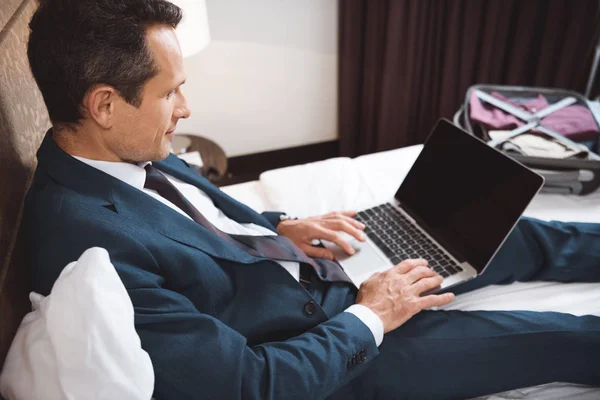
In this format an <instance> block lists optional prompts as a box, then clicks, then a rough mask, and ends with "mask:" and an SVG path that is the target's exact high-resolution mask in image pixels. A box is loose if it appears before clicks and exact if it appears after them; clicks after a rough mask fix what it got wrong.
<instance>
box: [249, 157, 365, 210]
mask: <svg viewBox="0 0 600 400" xmlns="http://www.w3.org/2000/svg"><path fill="white" fill-rule="evenodd" d="M259 179H260V183H261V185H262V187H263V190H264V193H265V197H266V198H267V199H268V202H269V205H270V207H271V209H272V210H284V211H285V212H286V213H288V214H290V215H293V216H294V217H299V218H304V217H309V216H312V215H321V214H325V213H328V212H331V211H345V210H355V209H357V208H358V209H362V208H366V207H367V206H369V205H370V204H371V203H373V197H372V193H371V191H370V190H369V187H367V186H365V185H364V183H363V182H362V181H361V178H360V175H359V173H358V171H357V170H356V168H355V166H354V163H353V161H352V160H351V159H349V158H342V157H340V158H331V159H328V160H324V161H318V162H314V163H310V164H304V165H297V166H293V167H286V168H279V169H275V170H271V171H267V172H263V173H262V174H261V175H260V178H259Z"/></svg>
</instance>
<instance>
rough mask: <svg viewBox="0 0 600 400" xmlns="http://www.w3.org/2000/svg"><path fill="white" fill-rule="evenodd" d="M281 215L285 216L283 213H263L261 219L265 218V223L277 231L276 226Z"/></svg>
mask: <svg viewBox="0 0 600 400" xmlns="http://www.w3.org/2000/svg"><path fill="white" fill-rule="evenodd" d="M283 214H285V213H282V212H275V211H265V212H263V213H262V214H261V215H262V216H263V217H265V218H266V219H267V221H269V223H270V224H271V225H273V227H274V228H275V229H277V225H279V222H280V221H279V217H280V216H281V215H283Z"/></svg>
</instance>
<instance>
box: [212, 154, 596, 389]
mask: <svg viewBox="0 0 600 400" xmlns="http://www.w3.org/2000/svg"><path fill="white" fill-rule="evenodd" d="M421 148H422V146H421V145H417V146H410V147H406V148H402V149H396V150H390V151H386V152H381V153H376V154H369V155H365V156H361V157H358V158H355V159H350V158H333V159H329V160H325V161H320V162H316V163H310V164H305V165H299V166H293V167H288V168H281V169H277V170H272V171H267V172H265V173H263V174H262V175H261V176H260V179H259V180H258V181H254V182H249V183H244V184H240V185H233V186H229V187H224V188H222V189H223V190H224V191H225V192H226V193H228V194H230V195H231V196H233V197H234V198H236V199H238V200H240V201H242V202H244V203H246V204H247V205H249V206H251V207H253V208H254V209H255V210H257V211H259V212H262V211H265V210H275V211H285V212H286V213H288V214H290V215H295V216H298V217H307V216H311V215H318V214H322V213H325V212H329V211H338V210H349V209H354V210H361V209H365V208H368V207H372V206H375V205H377V204H381V203H384V202H386V201H388V200H390V199H391V198H392V197H393V195H394V193H395V191H396V189H397V188H398V186H399V185H400V183H401V182H402V180H403V179H404V177H405V176H406V174H407V173H408V171H409V169H410V167H411V166H412V164H413V162H414V160H415V159H416V158H417V156H418V155H419V153H420V151H421ZM525 215H527V216H531V217H535V218H539V219H544V220H562V221H581V222H600V191H599V192H596V193H593V194H590V195H587V196H567V195H557V194H545V193H541V194H538V195H537V196H536V198H535V199H534V200H533V201H532V203H531V204H530V206H529V207H528V208H527V210H526V212H525ZM599 304H600V284H596V283H594V284H583V283H572V284H561V283H553V282H531V283H514V284H512V285H506V286H491V287H487V288H483V289H480V290H477V291H474V292H472V293H467V294H464V295H461V296H458V297H457V298H456V300H455V301H454V302H453V303H452V304H451V305H449V306H447V307H446V308H447V309H462V310H533V311H559V312H566V313H571V314H575V315H584V314H593V315H600V305H599ZM525 398H526V399H565V398H570V399H590V400H591V399H598V398H600V388H589V387H582V386H577V385H568V384H560V383H555V384H550V385H543V386H538V387H534V388H527V389H521V390H516V391H511V392H506V393H502V394H497V395H492V396H487V397H483V398H481V399H487V400H492V399H525Z"/></svg>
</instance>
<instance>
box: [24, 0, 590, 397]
mask: <svg viewBox="0 0 600 400" xmlns="http://www.w3.org/2000/svg"><path fill="white" fill-rule="evenodd" d="M180 19H181V12H180V10H179V9H178V8H177V7H175V6H174V5H172V4H170V3H168V2H166V1H164V0H45V1H43V2H42V5H41V6H40V8H39V10H38V11H37V12H36V14H35V15H34V17H33V19H32V21H31V24H30V27H31V36H30V39H29V47H28V54H29V59H30V64H31V69H32V72H33V74H34V77H35V79H36V81H37V83H38V86H39V87H40V90H41V92H42V94H43V96H44V101H45V103H46V106H47V108H48V111H49V114H50V117H51V120H52V123H53V128H52V129H51V130H49V131H48V133H47V134H46V137H45V139H44V141H43V143H42V146H41V147H40V150H39V152H38V161H39V164H38V169H37V172H36V175H35V181H34V183H33V185H32V187H31V189H30V191H29V193H28V196H27V199H26V215H25V220H24V226H25V233H26V238H27V240H28V249H29V253H30V256H31V267H32V271H33V273H32V276H33V285H34V290H36V291H37V292H40V293H42V294H48V293H49V292H50V290H51V288H52V285H53V283H54V281H55V280H56V278H57V277H58V275H59V274H60V272H61V270H62V268H63V267H64V266H65V265H67V264H68V263H69V262H71V261H73V260H75V259H77V258H78V257H79V255H80V254H81V253H82V252H83V251H84V250H85V249H87V248H89V247H93V246H101V247H104V248H106V249H107V250H108V252H109V254H110V257H111V261H112V262H113V264H114V266H115V268H116V269H117V271H118V273H119V276H120V277H121V279H122V281H123V283H124V285H125V286H126V288H127V290H128V293H129V295H130V297H131V300H132V302H133V305H134V307H135V324H136V329H137V332H138V333H139V335H140V338H141V340H142V345H143V347H144V349H145V350H146V351H147V352H148V353H149V355H150V357H151V359H152V362H153V366H154V370H155V373H156V387H155V396H156V398H157V399H159V400H166V399H200V398H202V399H204V398H207V399H237V398H257V399H258V398H265V399H266V398H269V399H321V398H328V397H329V398H332V399H372V398H388V399H399V398H427V399H434V398H440V399H447V398H464V397H471V396H476V395H480V394H485V393H491V392H498V391H502V390H507V389H511V388H517V387H524V386H529V385H535V384H540V383H545V382H552V381H568V382H576V383H584V384H598V383H599V382H600V369H598V368H596V367H595V366H596V365H597V360H598V359H600V319H599V318H597V317H594V316H584V317H575V316H572V315H567V314H559V313H533V312H526V311H523V312H469V313H466V312H460V311H449V312H442V311H431V310H426V311H422V310H425V309H428V308H431V307H434V306H440V305H443V304H447V303H449V302H450V301H452V299H453V295H452V294H450V293H446V294H441V295H429V296H421V294H422V293H424V292H426V291H427V290H429V289H432V288H434V287H436V286H438V285H439V283H440V281H441V277H439V276H438V275H437V274H435V273H434V272H433V271H431V270H430V269H429V268H427V266H426V265H427V262H426V261H425V260H406V261H404V262H402V263H400V264H399V265H397V266H396V267H395V268H393V269H391V270H389V271H387V272H384V273H380V274H376V275H374V276H373V277H372V278H371V279H369V280H368V281H367V282H365V283H364V284H363V285H362V286H361V287H360V289H358V290H357V289H356V288H355V287H353V286H352V285H351V284H350V283H349V282H348V279H347V277H346V276H345V274H344V273H343V270H341V269H340V267H339V266H338V265H337V264H336V263H334V262H332V261H331V260H330V259H331V253H329V252H328V251H327V250H325V249H323V248H319V247H314V246H312V245H311V243H312V241H313V240H314V239H328V240H332V241H334V242H336V243H338V244H339V245H340V246H342V247H343V248H345V249H346V250H347V251H348V252H352V249H351V247H350V246H349V245H348V243H347V242H346V241H345V240H343V239H342V237H341V236H340V234H339V232H340V231H343V232H346V233H348V234H350V235H352V236H354V237H356V238H357V239H359V240H361V239H362V236H363V235H362V232H361V231H362V229H363V228H364V226H362V225H361V224H359V223H358V222H357V221H355V220H354V219H352V218H351V217H352V215H353V213H334V214H329V215H325V216H321V217H316V218H311V219H304V220H290V219H286V218H285V217H282V214H279V213H263V214H257V213H256V212H254V211H253V210H251V209H250V208H248V207H246V206H244V205H243V204H240V203H239V202H237V201H235V200H233V199H232V198H230V197H228V196H227V195H225V194H224V193H222V192H221V191H219V189H217V188H216V187H214V186H213V185H212V184H210V183H209V182H208V181H206V180H205V179H204V178H202V177H201V176H199V175H198V174H197V173H196V172H195V171H194V170H193V169H191V168H190V167H189V166H188V165H186V164H185V163H184V162H183V161H181V160H179V159H178V158H176V157H175V156H173V155H169V142H170V140H171V138H172V136H173V132H174V130H175V126H176V124H177V121H178V120H179V119H181V118H187V117H189V115H190V110H189V109H188V107H187V104H186V101H185V98H184V96H183V94H182V92H181V89H180V86H181V85H182V83H183V82H184V80H185V73H184V71H183V67H182V59H181V54H180V50H179V45H178V43H177V39H176V37H175V34H174V29H173V28H174V27H176V26H177V24H178V23H179V21H180ZM277 233H278V234H279V235H277ZM598 235H600V228H599V227H598V226H597V225H594V224H561V223H543V222H539V221H534V220H529V219H524V220H522V221H521V222H520V223H519V225H518V227H517V228H516V230H515V231H514V233H513V234H512V235H511V237H510V238H509V240H508V241H507V243H506V245H505V246H504V247H503V249H502V250H501V251H500V252H499V254H498V256H497V257H496V259H495V260H494V262H493V265H492V266H490V268H489V273H486V274H485V276H482V277H480V278H478V279H477V280H475V281H473V282H471V283H469V284H468V285H464V287H463V288H461V289H460V290H461V291H465V290H472V289H474V288H475V287H481V286H484V285H487V284H490V283H508V282H512V281H515V280H527V279H539V280H561V281H571V280H577V281H599V280H600V268H598V265H597V260H598V255H599V253H600V246H598V245H597V243H596V241H597V240H596V238H597V237H598ZM309 256H310V257H309ZM599 307H600V306H599ZM124 379H126V377H125V378H124Z"/></svg>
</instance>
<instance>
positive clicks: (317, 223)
mask: <svg viewBox="0 0 600 400" xmlns="http://www.w3.org/2000/svg"><path fill="white" fill-rule="evenodd" d="M355 215H356V211H343V212H332V213H329V214H325V215H321V216H318V217H310V218H304V219H296V220H285V221H281V222H280V223H279V225H277V233H279V234H280V235H283V236H287V237H288V238H290V239H291V240H292V241H293V242H294V243H295V244H296V246H298V247H299V248H300V249H302V250H303V251H304V252H305V253H306V255H308V256H310V257H317V258H327V259H329V260H333V253H332V252H331V251H329V250H327V249H324V248H322V247H316V246H313V245H312V243H313V241H314V240H328V241H330V242H333V243H335V244H337V245H338V246H340V247H341V248H342V249H344V251H346V253H348V254H354V249H353V248H352V246H351V245H350V243H348V241H347V240H345V239H344V237H343V236H342V235H341V234H340V232H346V233H347V234H348V235H350V236H352V237H354V238H356V239H357V240H360V241H361V242H364V241H365V240H366V236H365V234H364V233H363V229H365V225H363V224H362V223H360V222H358V221H356V220H355V219H354V218H352V217H354V216H355Z"/></svg>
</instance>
